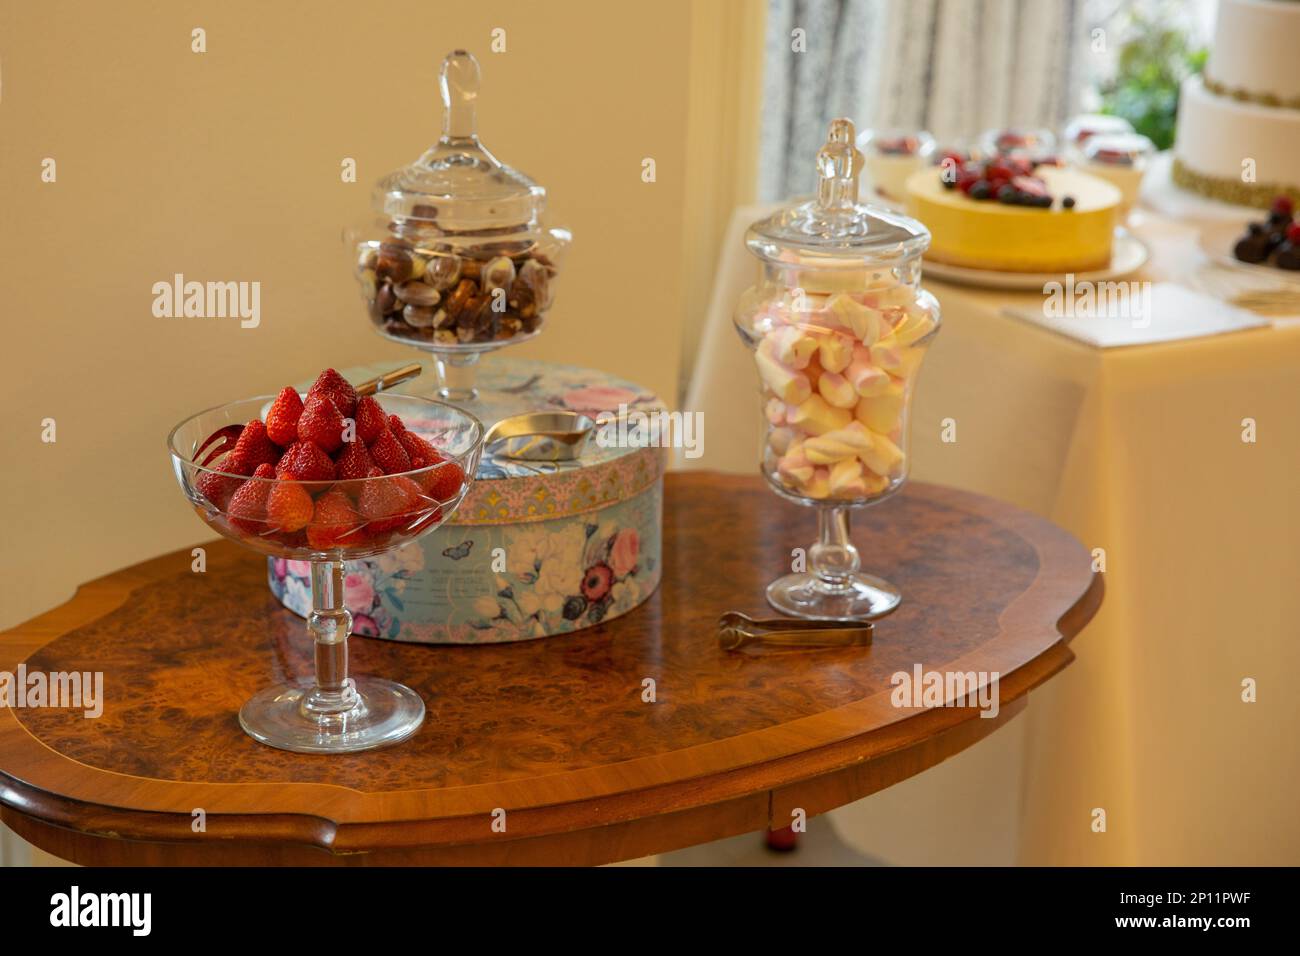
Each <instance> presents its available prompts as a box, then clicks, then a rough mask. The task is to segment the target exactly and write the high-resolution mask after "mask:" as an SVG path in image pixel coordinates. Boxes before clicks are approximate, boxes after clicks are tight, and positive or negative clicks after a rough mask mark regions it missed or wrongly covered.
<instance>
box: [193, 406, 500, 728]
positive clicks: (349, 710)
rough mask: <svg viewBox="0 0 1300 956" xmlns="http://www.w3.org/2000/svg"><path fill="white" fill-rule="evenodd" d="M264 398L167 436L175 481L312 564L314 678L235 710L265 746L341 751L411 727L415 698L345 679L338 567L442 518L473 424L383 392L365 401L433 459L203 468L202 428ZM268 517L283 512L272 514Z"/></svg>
mask: <svg viewBox="0 0 1300 956" xmlns="http://www.w3.org/2000/svg"><path fill="white" fill-rule="evenodd" d="M274 398H275V396H273V395H264V396H261V397H259V398H251V399H245V400H243V401H238V402H231V403H229V404H226V405H220V406H218V407H216V408H211V409H208V410H207V411H204V412H200V413H199V414H197V415H194V416H192V417H190V418H187V419H185V420H184V421H183V422H181V423H180V424H179V425H177V426H176V427H175V428H174V429H172V432H171V434H170V435H169V436H168V439H167V446H168V451H169V452H170V454H171V459H172V467H173V470H174V471H175V474H176V480H177V481H178V482H179V483H180V486H181V490H182V491H183V492H184V493H185V496H186V497H187V498H188V499H189V500H190V503H191V504H192V505H193V506H194V510H195V512H196V513H197V514H198V516H199V517H200V518H202V519H203V521H204V522H205V523H206V524H207V525H208V526H209V527H211V528H212V529H214V530H215V531H218V532H220V533H221V534H222V535H224V536H225V537H227V538H230V539H231V540H233V541H236V542H238V543H239V544H241V545H243V546H244V547H246V548H250V549H252V550H254V551H259V552H261V553H262V554H268V555H272V556H273V557H277V558H285V559H287V560H291V561H307V562H310V564H311V583H312V588H311V590H312V611H311V613H310V614H309V615H308V617H307V631H308V633H309V634H310V635H311V637H312V639H313V640H314V641H315V644H316V655H315V658H316V674H315V678H314V679H312V680H306V681H302V682H298V683H294V684H287V685H283V686H277V687H270V688H267V689H266V690H263V691H261V692H259V693H258V694H256V695H254V696H253V697H252V698H250V699H249V700H248V701H247V702H246V703H245V704H244V706H243V707H242V708H241V709H240V712H239V722H240V725H241V726H242V727H243V728H244V730H245V732H247V733H248V734H249V735H250V736H251V737H253V738H254V739H256V740H258V741H260V742H262V743H264V744H268V745H270V746H272V747H278V748H280V749H282V750H292V751H297V752H299V753H350V752H354V751H358V750H369V749H372V748H374V747H382V746H385V745H388V744H393V743H397V742H398V741H401V740H405V739H406V738H407V737H409V736H410V735H411V734H413V733H415V731H416V730H417V729H418V728H419V726H420V724H421V722H422V721H423V720H424V701H423V699H422V698H421V697H420V695H419V694H417V693H416V692H415V691H413V690H411V689H410V688H408V687H405V686H403V685H401V684H397V683H394V682H392V681H387V680H381V679H379V678H373V677H358V678H353V677H349V676H348V655H347V639H348V635H349V633H350V632H351V626H352V615H351V613H350V612H349V611H348V610H347V608H346V607H345V606H344V604H343V564H344V562H345V561H352V560H356V559H358V558H367V557H373V556H375V555H377V554H382V553H384V552H385V551H390V550H393V549H396V548H399V547H401V546H403V545H405V544H408V543H410V542H412V541H414V540H415V539H416V538H419V537H420V536H421V535H424V534H427V533H428V532H430V531H432V530H433V529H434V528H436V527H438V526H439V525H441V524H442V523H443V522H444V521H446V520H447V519H448V518H449V517H451V515H452V514H453V513H454V512H455V510H456V508H457V507H458V506H459V505H460V503H461V500H462V499H463V498H464V497H465V493H466V492H467V491H468V490H469V486H470V485H471V484H472V483H473V481H474V473H475V470H476V469H477V467H478V460H479V455H480V454H481V452H482V449H483V433H484V429H483V425H482V424H481V423H480V422H479V420H478V419H477V418H475V417H474V416H473V415H470V414H468V413H467V412H464V411H461V410H460V409H459V408H456V407H455V406H453V405H448V404H446V403H445V402H439V401H435V400H433V399H427V398H417V397H413V396H406V395H384V394H382V393H381V394H378V395H376V396H375V400H376V401H377V402H379V404H380V406H381V407H382V408H383V410H384V412H385V413H386V414H389V415H393V414H396V415H397V416H398V417H400V418H401V419H402V420H403V423H404V424H405V425H406V427H407V429H408V430H410V431H413V432H415V433H416V434H419V435H421V436H422V437H424V438H426V439H428V440H429V441H430V442H432V443H433V444H434V445H435V446H436V447H437V448H438V449H439V452H440V453H441V454H442V456H443V458H444V460H443V461H441V462H439V463H438V464H436V465H431V466H429V467H427V468H421V469H417V470H413V471H406V472H402V473H400V474H394V475H381V476H376V477H373V478H360V479H353V480H337V481H290V480H280V479H275V478H250V477H245V476H242V475H237V474H232V473H228V472H223V471H222V470H221V463H222V461H223V460H224V456H223V457H221V458H217V459H215V460H214V461H213V462H212V463H210V465H208V466H207V467H205V466H202V465H199V464H197V463H196V462H195V461H194V460H193V458H194V456H195V452H196V450H197V449H198V448H199V447H200V446H201V445H202V444H203V443H204V442H205V441H206V440H207V439H208V438H209V436H211V435H213V433H215V432H217V431H219V430H220V429H223V428H227V427H228V426H232V425H243V424H244V423H246V422H248V421H251V420H252V419H254V418H260V417H262V415H263V414H264V413H265V410H266V409H267V408H268V407H269V406H270V404H271V402H272V401H273V400H274ZM205 454H206V453H205ZM457 469H459V474H457ZM249 482H252V483H253V484H252V485H251V486H250V487H251V488H252V492H251V493H245V495H243V496H241V498H242V499H243V500H242V501H240V502H233V503H232V498H233V496H234V493H235V491H236V490H237V489H239V488H241V487H242V486H244V485H246V484H247V483H249ZM263 487H264V489H265V491H264V493H263V492H262V489H263ZM272 496H274V497H272ZM249 499H251V500H252V501H253V502H255V504H254V505H253V506H252V507H250V506H249V505H248V501H249ZM256 502H263V504H262V505H261V507H260V508H259V507H258V506H257V505H256ZM309 502H310V505H308V503H309ZM280 505H283V507H280ZM308 507H310V517H308V516H307V514H308ZM363 512H364V514H363ZM276 514H278V515H282V516H283V517H282V518H281V519H280V520H277V519H276V518H274V517H271V515H276ZM367 514H368V515H370V517H366V516H365V515H367Z"/></svg>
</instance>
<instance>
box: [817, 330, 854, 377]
mask: <svg viewBox="0 0 1300 956" xmlns="http://www.w3.org/2000/svg"><path fill="white" fill-rule="evenodd" d="M817 358H818V360H819V361H820V362H821V367H822V368H823V369H825V370H826V371H827V372H842V371H844V370H845V369H846V368H848V367H849V362H851V361H853V343H851V342H850V341H849V340H848V339H846V338H844V336H842V335H835V334H831V335H827V336H824V337H822V338H821V339H820V340H819V344H818V347H817Z"/></svg>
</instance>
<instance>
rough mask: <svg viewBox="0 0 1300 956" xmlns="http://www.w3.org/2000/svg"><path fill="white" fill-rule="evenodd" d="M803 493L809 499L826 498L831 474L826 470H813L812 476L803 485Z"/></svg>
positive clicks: (828, 493)
mask: <svg viewBox="0 0 1300 956" xmlns="http://www.w3.org/2000/svg"><path fill="white" fill-rule="evenodd" d="M803 493H804V494H805V495H807V496H808V497H809V498H828V497H830V493H831V473H830V471H829V470H828V469H826V468H817V469H814V470H813V476H812V477H811V478H810V479H808V481H806V482H805V483H804V486H803Z"/></svg>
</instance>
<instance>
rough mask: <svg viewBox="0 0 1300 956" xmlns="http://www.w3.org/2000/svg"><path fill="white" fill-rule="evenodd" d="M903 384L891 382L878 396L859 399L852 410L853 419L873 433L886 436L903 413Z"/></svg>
mask: <svg viewBox="0 0 1300 956" xmlns="http://www.w3.org/2000/svg"><path fill="white" fill-rule="evenodd" d="M903 393H904V389H903V384H902V383H901V382H896V381H893V380H892V379H891V380H890V382H889V383H888V384H887V385H886V386H885V388H884V390H883V391H882V392H881V393H880V394H879V395H872V396H870V397H869V398H863V399H861V400H860V401H859V402H858V404H857V407H856V408H855V409H854V410H853V417H854V418H855V419H857V420H858V421H859V422H861V423H862V424H863V425H866V426H867V427H868V428H870V429H871V430H872V431H873V432H879V433H880V434H882V435H888V434H889V433H890V432H891V431H893V430H894V428H895V426H897V425H898V420H899V416H900V414H901V413H902V411H903V397H904V394H903Z"/></svg>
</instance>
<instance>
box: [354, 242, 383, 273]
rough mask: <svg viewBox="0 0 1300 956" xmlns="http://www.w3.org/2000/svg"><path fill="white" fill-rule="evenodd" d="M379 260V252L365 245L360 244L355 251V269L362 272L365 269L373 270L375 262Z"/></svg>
mask: <svg viewBox="0 0 1300 956" xmlns="http://www.w3.org/2000/svg"><path fill="white" fill-rule="evenodd" d="M378 261H379V253H378V252H376V251H375V250H374V249H373V248H371V247H370V246H367V245H362V246H361V249H360V251H359V252H358V253H357V271H358V272H363V271H365V270H366V269H369V270H371V271H372V272H373V271H374V268H375V264H376V263H378Z"/></svg>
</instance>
